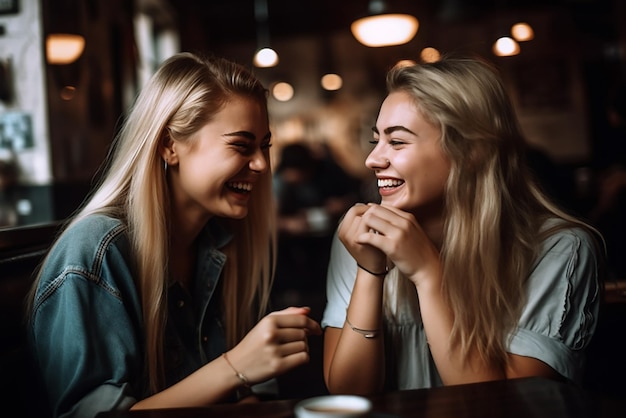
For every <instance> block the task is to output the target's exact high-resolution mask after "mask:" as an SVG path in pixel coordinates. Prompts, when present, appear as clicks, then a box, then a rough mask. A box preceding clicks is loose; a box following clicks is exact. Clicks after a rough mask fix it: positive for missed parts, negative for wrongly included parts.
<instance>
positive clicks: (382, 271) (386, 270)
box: [356, 262, 389, 278]
mask: <svg viewBox="0 0 626 418" xmlns="http://www.w3.org/2000/svg"><path fill="white" fill-rule="evenodd" d="M356 265H357V267H358V268H360V269H361V270H363V271H365V272H366V273H368V274H370V275H372V276H376V277H381V278H382V277H385V276H386V275H387V273H389V268H388V267H387V266H386V265H385V268H383V269H376V270H373V269H370V268H368V267H364V266H363V265H361V264H360V263H358V262H357V264H356Z"/></svg>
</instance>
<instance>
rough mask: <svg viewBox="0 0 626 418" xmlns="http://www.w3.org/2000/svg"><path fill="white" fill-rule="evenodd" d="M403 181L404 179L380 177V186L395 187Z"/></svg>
mask: <svg viewBox="0 0 626 418" xmlns="http://www.w3.org/2000/svg"><path fill="white" fill-rule="evenodd" d="M402 183H404V181H402V180H394V179H378V187H395V186H399V185H401V184H402Z"/></svg>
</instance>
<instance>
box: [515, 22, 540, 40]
mask: <svg viewBox="0 0 626 418" xmlns="http://www.w3.org/2000/svg"><path fill="white" fill-rule="evenodd" d="M511 35H513V38H515V40H516V41H518V42H524V41H530V40H532V39H533V38H534V37H535V33H534V31H533V28H532V27H531V26H530V25H529V24H528V23H525V22H520V23H516V24H515V25H513V26H512V27H511Z"/></svg>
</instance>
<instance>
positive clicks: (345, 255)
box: [321, 233, 357, 328]
mask: <svg viewBox="0 0 626 418" xmlns="http://www.w3.org/2000/svg"><path fill="white" fill-rule="evenodd" d="M356 271H357V266H356V261H355V260H354V258H352V256H351V255H350V253H349V252H348V250H347V249H346V247H345V246H344V245H343V244H342V242H341V241H340V240H339V237H338V235H337V233H335V235H334V237H333V242H332V245H331V249H330V262H329V264H328V273H327V277H326V299H327V300H326V308H325V309H324V315H323V317H322V324H321V325H322V328H326V327H334V328H343V324H344V322H345V320H346V309H347V308H348V305H349V303H350V297H351V295H352V289H353V287H354V282H355V280H356Z"/></svg>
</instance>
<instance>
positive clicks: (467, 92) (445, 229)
mask: <svg viewBox="0 0 626 418" xmlns="http://www.w3.org/2000/svg"><path fill="white" fill-rule="evenodd" d="M387 87H388V95H387V97H386V98H385V100H384V102H383V103H382V106H381V109H380V112H379V115H378V118H377V121H376V124H375V126H374V127H373V141H372V144H373V145H374V148H373V149H372V151H371V153H370V154H369V156H368V157H367V160H366V165H367V167H369V168H370V169H372V170H373V171H374V173H375V174H376V177H377V181H378V191H379V193H380V196H381V202H380V203H379V204H377V203H369V204H357V205H356V206H354V207H353V208H351V209H350V210H349V211H348V212H347V213H346V215H345V217H344V219H343V220H342V222H341V224H340V226H339V229H338V231H337V236H336V239H335V241H334V243H333V248H332V252H331V262H330V266H329V269H328V283H327V293H328V294H327V299H328V303H327V306H326V309H325V312H324V317H323V320H322V327H323V328H324V329H325V331H324V377H325V381H326V384H327V387H328V389H329V391H330V392H331V393H355V394H370V393H375V392H377V391H380V390H383V389H391V388H399V389H409V388H421V387H432V386H439V385H452V384H462V383H470V382H478V381H486V380H499V379H509V378H517V377H524V376H545V377H549V378H554V379H559V380H568V381H572V382H580V381H581V379H582V373H583V370H584V353H585V349H586V347H587V345H588V344H589V341H590V339H591V337H592V335H593V333H594V331H595V328H596V324H597V316H598V309H599V300H600V294H599V291H600V281H601V279H602V277H601V276H602V271H603V260H604V257H603V251H602V249H601V246H600V243H601V241H602V239H601V237H600V236H599V235H598V234H597V232H596V231H595V229H594V228H592V227H590V226H588V225H586V224H585V223H584V222H581V221H579V220H577V219H576V218H574V217H572V216H569V215H568V214H566V213H565V212H563V211H562V210H560V209H559V208H558V207H557V206H555V205H554V204H553V203H552V202H551V201H550V199H549V198H547V197H546V196H545V195H544V194H543V193H542V191H541V190H540V188H539V186H538V185H537V183H536V182H535V181H534V179H533V177H532V174H531V173H530V172H529V171H528V169H527V168H526V165H525V161H524V147H525V142H524V139H523V137H522V135H521V132H520V129H519V127H518V125H517V121H516V118H515V115H514V112H513V108H512V106H511V103H510V100H509V98H508V96H507V94H506V91H505V89H504V87H503V84H502V82H501V79H500V76H499V75H498V73H497V71H496V70H495V69H494V68H493V67H492V66H491V65H490V64H488V63H486V62H484V61H482V60H480V59H475V58H450V57H447V58H444V59H442V60H441V61H440V62H437V63H433V64H424V65H414V66H408V67H406V66H404V67H396V68H394V69H392V70H391V71H390V72H389V74H388V77H387Z"/></svg>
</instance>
